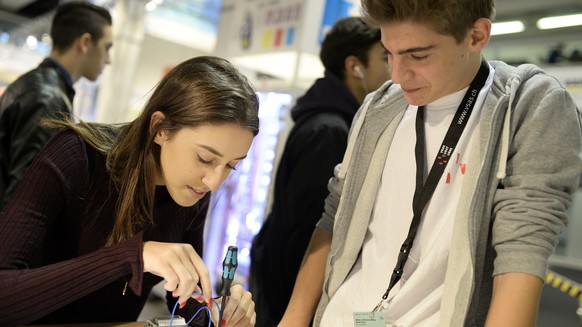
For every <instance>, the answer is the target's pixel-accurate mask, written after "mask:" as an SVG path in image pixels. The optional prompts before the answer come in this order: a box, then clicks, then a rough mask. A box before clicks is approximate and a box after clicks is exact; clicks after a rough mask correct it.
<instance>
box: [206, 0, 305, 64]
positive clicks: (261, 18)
mask: <svg viewBox="0 0 582 327" xmlns="http://www.w3.org/2000/svg"><path fill="white" fill-rule="evenodd" d="M305 2H306V1H305V0H249V1H240V0H224V1H223V7H222V12H221V16H220V17H221V18H220V23H219V28H218V41H217V46H216V52H217V54H219V55H221V56H227V57H234V56H240V55H248V54H255V53H266V52H272V51H280V50H290V49H295V48H297V47H298V43H299V37H300V32H301V23H302V20H303V15H304V9H305Z"/></svg>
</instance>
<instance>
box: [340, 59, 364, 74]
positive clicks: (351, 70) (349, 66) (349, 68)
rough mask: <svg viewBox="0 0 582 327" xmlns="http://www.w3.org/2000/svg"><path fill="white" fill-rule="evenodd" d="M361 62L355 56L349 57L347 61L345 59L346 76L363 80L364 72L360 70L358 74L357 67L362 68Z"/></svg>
mask: <svg viewBox="0 0 582 327" xmlns="http://www.w3.org/2000/svg"><path fill="white" fill-rule="evenodd" d="M360 66H361V64H360V61H359V60H358V58H357V57H356V56H354V55H350V56H347V57H346V59H344V72H345V73H344V74H345V75H346V77H347V76H351V77H353V78H355V79H361V78H362V74H361V73H362V70H361V68H359V72H358V68H356V67H360Z"/></svg>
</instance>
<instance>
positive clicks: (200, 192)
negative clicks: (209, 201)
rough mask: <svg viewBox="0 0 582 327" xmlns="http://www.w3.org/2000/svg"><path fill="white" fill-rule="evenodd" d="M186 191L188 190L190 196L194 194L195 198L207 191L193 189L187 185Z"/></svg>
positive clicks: (201, 196)
mask: <svg viewBox="0 0 582 327" xmlns="http://www.w3.org/2000/svg"><path fill="white" fill-rule="evenodd" d="M188 191H190V194H192V196H194V197H195V198H197V199H202V198H203V197H204V196H205V195H206V192H207V191H200V190H198V189H195V188H193V187H190V186H188Z"/></svg>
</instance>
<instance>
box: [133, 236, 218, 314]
mask: <svg viewBox="0 0 582 327" xmlns="http://www.w3.org/2000/svg"><path fill="white" fill-rule="evenodd" d="M143 261H144V272H150V273H152V274H154V275H157V276H160V277H162V278H164V280H165V283H164V289H166V290H167V291H170V292H172V295H173V296H175V297H178V301H179V302H180V303H181V304H182V303H184V302H186V301H187V300H188V299H189V298H190V297H192V293H193V292H194V291H200V288H199V287H198V282H200V283H201V284H202V291H203V296H204V300H205V302H207V303H208V301H210V298H211V296H212V295H211V294H212V287H211V283H210V274H209V272H208V268H207V267H206V265H205V264H204V262H203V261H202V258H200V256H199V255H198V253H196V251H195V250H194V248H193V247H192V246H191V245H190V244H180V243H162V242H152V241H150V242H145V243H144V248H143Z"/></svg>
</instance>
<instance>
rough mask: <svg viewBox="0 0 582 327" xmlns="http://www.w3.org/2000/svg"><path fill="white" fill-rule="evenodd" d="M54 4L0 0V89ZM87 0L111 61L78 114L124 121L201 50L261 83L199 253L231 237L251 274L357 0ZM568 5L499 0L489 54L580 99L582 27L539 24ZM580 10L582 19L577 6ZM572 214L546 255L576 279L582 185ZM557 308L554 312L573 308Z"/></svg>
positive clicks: (33, 60) (214, 258) (42, 45)
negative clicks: (110, 37) (309, 111)
mask: <svg viewBox="0 0 582 327" xmlns="http://www.w3.org/2000/svg"><path fill="white" fill-rule="evenodd" d="M17 2H18V3H17ZM59 2H61V3H62V2H66V1H64V0H61V1H59V0H21V1H14V0H0V94H2V92H3V90H4V88H5V87H6V85H7V84H9V83H10V82H11V81H13V80H14V79H15V78H16V77H18V76H19V75H20V74H22V73H23V72H25V71H27V70H29V69H32V68H34V67H35V66H36V65H37V64H38V63H39V62H40V61H41V60H42V59H43V58H44V57H45V56H47V55H48V53H49V51H50V37H48V31H49V26H50V20H51V18H52V13H53V9H54V6H56V5H57V4H58V3H59ZM91 2H93V3H96V4H98V5H102V6H104V7H107V8H109V9H110V11H111V13H112V15H113V18H114V47H113V48H112V64H111V65H109V66H107V67H106V69H105V70H104V72H103V74H102V76H100V78H99V79H98V80H97V81H95V82H89V81H87V80H84V79H81V80H80V81H79V82H77V83H76V84H75V88H76V90H77V95H76V98H75V103H74V106H75V114H76V116H77V117H78V118H79V119H83V120H86V121H98V122H106V123H120V122H126V121H129V120H131V119H132V118H134V117H135V116H136V114H137V113H138V112H139V111H140V110H141V108H142V106H143V105H144V103H145V101H146V100H147V98H148V96H149V94H150V92H151V90H152V88H153V87H155V85H156V83H157V82H158V81H159V80H160V78H161V77H162V76H163V75H164V74H165V73H166V72H167V71H168V70H169V69H171V68H172V67H173V66H174V65H176V64H177V63H179V62H181V61H183V60H185V59H188V58H191V57H194V56H198V55H218V56H221V57H225V58H227V59H229V60H230V61H231V62H233V63H234V64H235V65H236V66H237V67H238V68H239V69H240V70H241V71H242V72H243V73H244V74H245V75H247V77H248V78H249V79H250V80H251V82H252V83H253V84H254V86H255V88H256V89H257V90H258V93H259V98H260V106H261V108H260V112H259V115H260V120H261V126H260V133H259V135H258V136H257V138H256V139H255V142H254V143H253V146H252V148H251V151H250V153H249V156H248V158H247V159H245V160H244V161H243V162H242V165H241V166H240V169H238V170H237V171H235V172H233V174H232V175H231V176H230V177H229V179H228V180H227V182H226V183H225V184H224V185H223V186H222V187H221V189H220V190H219V191H218V192H216V193H215V194H213V199H212V204H211V211H210V214H209V219H208V222H207V229H206V244H205V258H204V259H205V261H206V263H207V264H208V266H209V268H210V269H211V270H212V271H213V274H214V277H213V279H214V280H216V281H218V280H219V279H220V278H219V277H218V276H219V275H220V272H221V263H222V258H223V257H224V253H225V252H226V248H227V247H228V246H229V245H237V246H238V248H239V268H238V271H237V278H238V280H239V281H240V282H241V283H243V284H246V283H247V278H248V266H249V256H248V255H249V249H250V245H251V243H250V242H251V240H252V238H253V236H254V235H255V234H256V233H257V232H258V231H259V229H260V227H261V225H262V223H263V220H264V218H265V214H266V213H267V212H268V208H269V206H270V205H269V202H270V196H269V195H270V187H271V186H272V185H271V180H272V179H273V173H274V171H275V169H276V166H277V161H278V156H279V155H280V152H281V149H282V145H283V143H284V141H285V138H286V136H287V132H288V131H289V128H290V126H291V125H292V122H291V120H290V118H289V112H288V109H289V108H290V106H292V104H293V103H294V101H295V100H296V98H297V97H298V96H300V95H301V94H302V93H303V92H304V91H305V90H306V89H307V88H308V87H309V86H310V85H311V83H313V81H314V80H315V79H316V78H318V77H321V76H323V68H322V66H321V64H320V62H319V58H318V52H319V46H320V42H321V39H322V37H323V36H324V35H325V32H326V31H327V30H328V29H329V28H330V27H331V26H332V25H333V23H335V21H337V19H339V18H341V17H345V16H353V15H358V14H359V0H318V1H314V0H151V1H150V0H147V1H146V0H94V1H91ZM566 14H568V15H572V14H582V0H554V1H551V3H550V2H549V1H542V0H527V1H523V0H497V16H496V17H497V18H496V22H497V23H507V24H506V25H507V26H509V27H513V28H514V29H513V33H509V34H501V33H502V32H503V31H502V28H503V27H504V26H502V25H497V26H495V27H494V32H495V33H499V34H496V35H494V36H493V37H492V40H491V43H490V45H489V46H488V48H487V50H486V51H485V57H486V58H487V59H489V60H495V59H500V60H504V61H507V62H509V63H511V64H520V63H535V64H538V65H540V66H542V68H544V69H545V70H546V71H548V72H549V73H551V74H553V75H555V76H557V77H558V79H559V80H560V81H561V82H562V83H563V84H564V85H565V86H566V87H567V88H568V89H569V90H570V92H572V94H573V95H574V97H575V99H576V101H577V104H578V106H579V107H581V108H582V61H581V60H582V58H581V57H580V51H581V50H582V26H573V27H562V28H555V29H542V28H541V27H540V26H539V24H538V22H539V19H541V18H544V17H547V16H560V15H566ZM576 19H577V20H578V21H579V22H580V23H582V16H579V17H577V18H576V17H574V20H576ZM559 20H560V21H562V22H564V21H565V20H566V19H565V18H562V19H559ZM548 132H549V133H551V131H548ZM569 213H570V219H571V221H570V226H569V227H568V229H567V231H566V232H565V233H564V234H563V235H561V238H560V245H559V247H558V249H557V252H556V254H555V255H554V256H553V257H552V259H551V264H552V268H553V269H556V270H559V271H560V272H564V273H568V274H570V275H569V277H570V276H571V277H570V278H572V279H574V280H575V281H577V282H578V283H582V279H580V278H582V237H580V235H582V192H581V191H579V192H577V193H576V194H575V196H574V202H573V206H572V208H571V210H570V212H569ZM575 278H579V279H577V280H576V279H575ZM544 292H545V293H544V294H546V293H548V292H553V290H552V289H551V288H550V289H549V290H547V292H546V291H544ZM557 292H558V293H559V290H558V291H557ZM557 298H559V301H560V304H559V306H560V310H573V311H572V312H570V314H571V315H572V317H573V319H575V320H572V321H576V320H577V319H578V318H577V317H576V314H575V310H576V307H577V305H578V304H577V300H576V299H575V298H569V297H568V295H564V296H562V294H557ZM546 302H547V303H546ZM546 302H544V299H542V311H541V314H540V318H543V317H544V314H545V316H546V317H548V319H554V318H552V317H551V315H552V314H553V313H551V312H550V309H551V310H554V309H553V308H550V307H552V306H556V305H558V304H557V302H556V301H554V300H552V301H546ZM562 303H566V304H564V305H562ZM545 306H548V307H547V309H544V308H546V307H545ZM544 310H546V311H544ZM544 312H545V313H544ZM552 312H554V311H552ZM564 312H566V313H563V312H560V313H559V314H560V315H563V314H568V313H567V312H569V311H564ZM557 314H558V313H556V315H557ZM548 321H554V322H555V321H556V320H555V319H554V320H548ZM541 325H542V324H540V326H541Z"/></svg>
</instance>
